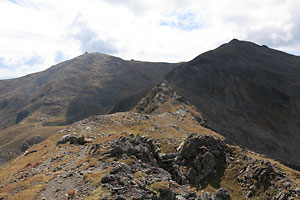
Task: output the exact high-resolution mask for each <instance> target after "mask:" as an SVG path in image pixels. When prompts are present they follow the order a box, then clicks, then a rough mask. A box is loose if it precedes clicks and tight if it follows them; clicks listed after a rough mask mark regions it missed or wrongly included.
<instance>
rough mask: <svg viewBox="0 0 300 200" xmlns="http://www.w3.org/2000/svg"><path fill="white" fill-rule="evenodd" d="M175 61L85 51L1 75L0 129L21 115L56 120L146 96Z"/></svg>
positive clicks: (81, 116) (102, 110)
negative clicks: (17, 74)
mask: <svg viewBox="0 0 300 200" xmlns="http://www.w3.org/2000/svg"><path fill="white" fill-rule="evenodd" d="M175 66H176V64H168V63H150V62H139V61H125V60H122V59H120V58H117V57H113V56H109V55H105V54H100V53H85V54H83V55H81V56H79V57H77V58H74V59H71V60H68V61H65V62H62V63H60V64H58V65H55V66H53V67H51V68H49V69H47V70H46V71H43V72H39V73H35V74H31V75H28V76H25V77H22V78H18V79H11V80H2V81H0V128H3V127H5V126H10V125H13V124H17V123H19V122H21V121H22V120H24V119H27V120H31V121H32V120H36V121H43V122H44V123H47V122H48V123H49V124H50V123H52V124H54V125H55V124H67V123H71V122H74V121H76V120H80V119H84V118H86V117H88V116H91V115H93V114H105V113H107V112H109V111H110V110H111V109H112V108H113V107H114V106H115V104H117V103H118V102H120V101H121V100H123V99H125V98H128V97H132V96H138V95H142V96H144V95H145V92H147V91H148V90H150V89H151V88H152V87H153V85H154V84H155V83H156V82H157V81H158V80H160V79H161V78H162V77H164V76H165V75H166V74H167V73H168V72H169V71H170V70H171V69H173V68H174V67H175ZM142 96H141V97H142ZM137 102H138V100H137ZM137 102H136V103H137ZM127 109H128V108H127Z"/></svg>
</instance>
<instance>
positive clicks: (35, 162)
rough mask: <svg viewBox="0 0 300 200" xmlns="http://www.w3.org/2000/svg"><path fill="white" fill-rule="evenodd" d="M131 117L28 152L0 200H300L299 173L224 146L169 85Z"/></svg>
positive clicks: (99, 121)
mask: <svg viewBox="0 0 300 200" xmlns="http://www.w3.org/2000/svg"><path fill="white" fill-rule="evenodd" d="M150 108H151V109H150ZM133 111H134V112H133ZM133 111H130V112H119V113H115V114H110V115H99V116H93V117H89V118H87V119H84V120H81V121H78V122H76V123H74V124H72V125H70V126H68V127H66V128H64V129H62V130H60V131H58V132H57V133H56V134H54V135H53V136H51V137H49V138H48V139H46V140H44V141H43V142H41V143H39V144H37V145H34V146H32V147H30V148H29V149H28V150H27V151H26V152H25V153H24V154H23V155H22V156H20V157H18V158H16V159H14V160H12V161H10V162H9V163H8V164H6V165H4V166H2V167H1V168H0V199H118V200H121V199H168V200H186V199H191V200H192V199H198V200H209V199H213V200H229V199H233V200H235V199H276V200H279V199H280V200H283V199H300V198H299V196H300V190H299V188H298V186H299V184H300V181H299V180H300V173H299V172H297V171H294V170H292V169H290V168H287V167H285V166H283V165H282V164H280V163H278V162H276V161H274V160H270V159H266V158H263V157H261V156H260V155H258V154H256V153H253V152H250V151H248V150H244V149H242V148H240V147H238V146H235V145H229V144H226V140H225V138H224V137H223V136H221V135H219V134H217V133H215V132H213V131H211V130H210V129H207V128H205V127H203V126H202V125H201V124H202V123H203V121H202V116H201V114H200V113H198V112H197V111H196V109H195V107H193V106H192V105H190V104H189V103H188V102H187V101H186V100H185V99H184V98H183V97H181V96H180V95H179V94H178V93H177V92H176V91H175V90H174V89H173V88H171V87H170V86H169V84H168V82H166V81H163V82H162V83H160V84H158V85H156V86H155V87H154V88H153V90H151V91H150V92H149V94H148V95H147V96H145V97H144V98H143V99H142V100H141V101H140V103H139V104H138V105H137V106H136V107H135V108H133ZM145 113H148V114H145ZM204 124H205V123H204Z"/></svg>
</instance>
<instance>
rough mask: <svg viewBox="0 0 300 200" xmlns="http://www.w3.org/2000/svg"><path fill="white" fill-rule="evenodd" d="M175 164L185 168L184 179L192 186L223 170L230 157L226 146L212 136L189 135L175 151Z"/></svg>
mask: <svg viewBox="0 0 300 200" xmlns="http://www.w3.org/2000/svg"><path fill="white" fill-rule="evenodd" d="M177 151H178V156H177V157H176V163H177V164H178V165H179V166H185V167H187V169H188V170H187V171H186V172H185V177H186V179H187V180H188V182H189V183H191V184H193V185H197V184H199V183H200V182H201V181H202V180H204V179H205V178H206V177H207V176H208V175H211V174H216V173H217V170H218V169H221V168H225V166H226V164H227V162H229V161H228V159H226V158H227V157H229V156H230V149H229V148H228V147H227V146H226V144H225V143H224V142H223V141H222V140H220V139H215V138H214V137H212V136H208V135H205V136H197V135H193V134H190V136H189V137H187V138H186V139H185V140H184V141H183V142H182V143H181V145H180V146H179V147H178V149H177Z"/></svg>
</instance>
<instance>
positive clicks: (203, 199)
mask: <svg viewBox="0 0 300 200" xmlns="http://www.w3.org/2000/svg"><path fill="white" fill-rule="evenodd" d="M198 200H213V196H212V195H211V194H210V193H209V192H205V191H204V192H203V193H202V194H201V195H200V196H199V197H198Z"/></svg>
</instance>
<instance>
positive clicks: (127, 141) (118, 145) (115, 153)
mask: <svg viewBox="0 0 300 200" xmlns="http://www.w3.org/2000/svg"><path fill="white" fill-rule="evenodd" d="M111 147H112V149H111V151H109V152H108V153H107V154H108V155H109V156H111V157H120V156H121V155H122V154H126V155H128V156H135V157H136V158H138V159H140V160H142V161H143V162H145V163H148V164H151V165H157V158H158V153H159V148H158V147H157V146H155V145H154V144H153V140H149V139H147V138H146V137H140V136H135V137H120V138H119V139H118V140H116V141H115V142H114V143H113V144H112V145H111Z"/></svg>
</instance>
